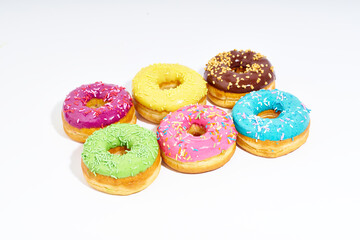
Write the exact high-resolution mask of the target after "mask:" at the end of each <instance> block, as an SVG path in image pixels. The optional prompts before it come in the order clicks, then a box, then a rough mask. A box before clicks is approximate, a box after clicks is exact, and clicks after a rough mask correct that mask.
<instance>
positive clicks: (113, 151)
mask: <svg viewBox="0 0 360 240" xmlns="http://www.w3.org/2000/svg"><path fill="white" fill-rule="evenodd" d="M128 151H130V149H128V148H127V147H125V146H119V147H115V148H111V149H109V150H108V152H109V153H111V154H115V155H124V154H126V153H127V152H128Z"/></svg>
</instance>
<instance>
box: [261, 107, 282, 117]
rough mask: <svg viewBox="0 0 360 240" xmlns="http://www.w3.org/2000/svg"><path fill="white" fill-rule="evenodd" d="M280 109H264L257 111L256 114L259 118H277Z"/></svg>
mask: <svg viewBox="0 0 360 240" xmlns="http://www.w3.org/2000/svg"><path fill="white" fill-rule="evenodd" d="M280 113H281V111H275V110H273V109H270V110H265V111H262V112H260V113H258V116H259V117H261V118H277V117H278V116H279V115H280Z"/></svg>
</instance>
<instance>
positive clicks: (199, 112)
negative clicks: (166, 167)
mask: <svg viewBox="0 0 360 240" xmlns="http://www.w3.org/2000/svg"><path fill="white" fill-rule="evenodd" d="M192 124H195V125H198V126H202V127H203V128H204V129H205V133H204V134H202V135H200V136H194V135H192V134H190V133H188V130H189V128H190V127H191V125H192ZM236 135H237V132H236V130H235V126H234V123H233V121H232V119H231V117H230V115H229V114H227V113H226V112H225V111H223V110H221V109H219V108H217V107H215V106H208V105H198V104H196V105H189V106H186V107H183V108H181V109H179V110H177V111H175V112H171V113H169V114H168V115H167V116H166V117H165V118H164V119H163V120H162V121H161V123H160V125H159V127H158V131H157V136H158V141H159V145H160V148H161V150H162V151H163V152H164V153H165V155H166V156H168V157H170V158H172V159H175V160H178V161H181V162H195V161H201V160H204V159H207V158H210V157H213V156H216V155H218V154H220V153H222V152H223V151H224V150H227V149H228V148H229V147H230V146H231V145H232V144H234V142H235V141H236Z"/></svg>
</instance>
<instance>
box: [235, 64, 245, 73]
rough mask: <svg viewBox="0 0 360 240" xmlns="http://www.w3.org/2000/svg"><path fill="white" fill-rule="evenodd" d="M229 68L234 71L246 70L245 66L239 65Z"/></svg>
mask: <svg viewBox="0 0 360 240" xmlns="http://www.w3.org/2000/svg"><path fill="white" fill-rule="evenodd" d="M231 70H232V71H233V72H236V73H244V72H245V71H246V68H244V67H242V66H240V67H234V68H232V69H231Z"/></svg>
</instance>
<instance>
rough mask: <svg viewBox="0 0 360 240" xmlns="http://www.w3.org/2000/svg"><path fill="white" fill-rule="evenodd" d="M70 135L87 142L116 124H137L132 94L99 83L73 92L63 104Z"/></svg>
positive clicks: (66, 128) (65, 128) (122, 88)
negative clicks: (98, 131)
mask: <svg viewBox="0 0 360 240" xmlns="http://www.w3.org/2000/svg"><path fill="white" fill-rule="evenodd" d="M62 120H63V126H64V130H65V132H66V134H67V135H68V136H69V137H70V138H71V139H73V140H75V141H78V142H85V141H86V139H87V137H88V136H90V135H91V134H92V133H93V132H94V131H96V130H98V129H100V128H103V127H106V126H108V125H110V124H113V123H136V117H135V108H134V105H133V102H132V98H131V95H130V94H129V93H128V91H126V90H125V88H124V87H119V86H117V85H113V84H105V83H102V82H96V83H93V84H88V85H82V86H80V87H78V88H76V89H75V90H73V91H71V92H70V93H69V94H68V95H67V97H66V99H65V101H64V105H63V109H62Z"/></svg>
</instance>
